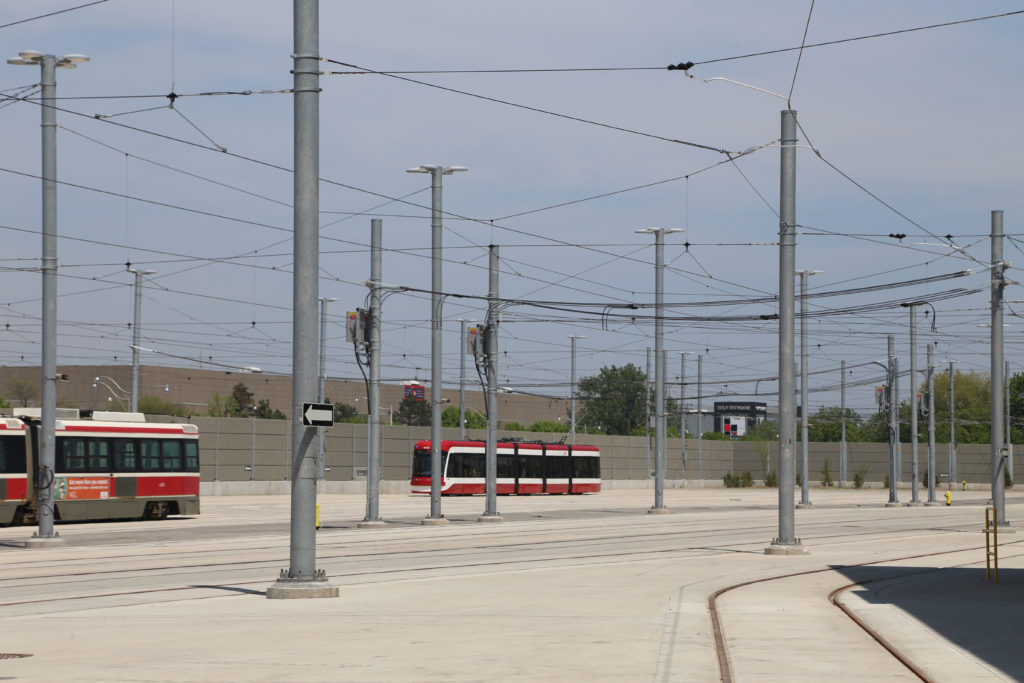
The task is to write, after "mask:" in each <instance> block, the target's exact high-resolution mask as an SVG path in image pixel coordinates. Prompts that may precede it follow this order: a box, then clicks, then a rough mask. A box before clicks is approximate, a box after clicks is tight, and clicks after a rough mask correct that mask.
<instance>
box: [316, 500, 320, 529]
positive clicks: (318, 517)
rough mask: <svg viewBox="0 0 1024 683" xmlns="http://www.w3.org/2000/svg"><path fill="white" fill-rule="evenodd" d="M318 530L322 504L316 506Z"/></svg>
mask: <svg viewBox="0 0 1024 683" xmlns="http://www.w3.org/2000/svg"><path fill="white" fill-rule="evenodd" d="M316 528H317V529H319V528H320V503H317V504H316Z"/></svg>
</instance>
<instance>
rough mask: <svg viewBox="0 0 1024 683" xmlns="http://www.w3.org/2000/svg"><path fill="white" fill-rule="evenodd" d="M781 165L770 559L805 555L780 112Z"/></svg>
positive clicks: (791, 245) (791, 219)
mask: <svg viewBox="0 0 1024 683" xmlns="http://www.w3.org/2000/svg"><path fill="white" fill-rule="evenodd" d="M780 140H781V157H780V160H779V535H778V536H777V537H776V538H775V539H774V540H772V543H771V545H770V546H768V547H767V548H765V552H766V553H769V554H802V553H804V552H806V551H805V550H804V547H803V544H802V543H801V542H800V540H799V539H798V538H797V537H796V529H795V510H794V507H795V506H794V504H793V485H794V483H795V481H796V477H795V476H794V471H793V470H794V468H793V443H794V441H795V440H796V439H795V436H796V435H795V434H794V432H795V422H796V421H795V420H794V413H796V405H795V403H796V401H795V393H794V391H793V384H794V382H793V271H795V270H796V142H797V138H796V112H795V111H793V110H792V109H784V110H783V111H782V134H781V136H780Z"/></svg>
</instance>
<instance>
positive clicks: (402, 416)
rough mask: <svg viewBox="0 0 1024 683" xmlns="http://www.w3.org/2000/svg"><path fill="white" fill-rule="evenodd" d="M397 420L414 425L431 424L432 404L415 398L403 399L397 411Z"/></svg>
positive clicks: (424, 425) (400, 422)
mask: <svg viewBox="0 0 1024 683" xmlns="http://www.w3.org/2000/svg"><path fill="white" fill-rule="evenodd" d="M395 422H397V423H398V424H403V425H410V426H412V427H426V426H428V425H429V424H430V404H429V403H428V402H426V401H417V400H416V399H414V398H405V399H402V402H401V403H400V404H399V405H398V410H397V411H396V412H395Z"/></svg>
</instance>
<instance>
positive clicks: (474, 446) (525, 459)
mask: <svg viewBox="0 0 1024 683" xmlns="http://www.w3.org/2000/svg"><path fill="white" fill-rule="evenodd" d="M484 448H485V444H484V442H483V441H442V442H441V493H442V494H443V495H471V494H475V493H484V486H485V484H486V471H485V469H484ZM430 449H431V443H430V441H429V440H428V441H419V442H417V443H416V447H415V451H414V452H413V459H412V482H411V483H412V491H413V493H430V475H431V469H430ZM497 450H498V472H497V475H498V477H497V479H498V481H497V483H498V495H510V494H516V495H523V494H531V493H597V492H598V491H600V490H601V453H600V452H599V451H598V449H597V448H596V447H595V446H574V445H570V444H564V443H543V442H525V441H499V442H498V445H497Z"/></svg>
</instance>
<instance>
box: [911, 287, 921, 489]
mask: <svg viewBox="0 0 1024 683" xmlns="http://www.w3.org/2000/svg"><path fill="white" fill-rule="evenodd" d="M917 306H918V304H916V303H915V304H911V305H910V306H908V308H909V309H910V458H911V459H910V478H911V479H912V481H911V484H910V504H911V505H920V504H921V500H920V497H919V495H918V492H917V487H918V486H919V485H920V482H919V480H918V469H917Z"/></svg>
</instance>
